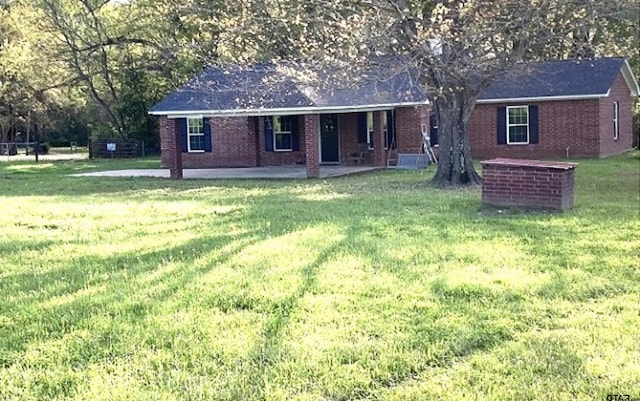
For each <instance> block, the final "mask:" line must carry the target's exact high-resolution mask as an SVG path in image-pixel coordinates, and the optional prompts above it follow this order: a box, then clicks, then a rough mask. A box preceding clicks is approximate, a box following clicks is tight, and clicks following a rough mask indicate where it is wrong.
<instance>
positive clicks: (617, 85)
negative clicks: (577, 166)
mask: <svg viewBox="0 0 640 401" xmlns="http://www.w3.org/2000/svg"><path fill="white" fill-rule="evenodd" d="M616 101H617V102H619V113H620V115H619V124H620V135H619V137H618V139H617V140H615V139H613V102H616ZM632 106H633V98H632V97H631V92H630V91H629V86H627V83H626V81H625V80H624V77H623V76H622V74H621V73H620V74H618V77H617V78H616V80H615V81H614V82H613V85H612V86H611V89H610V91H609V96H608V97H606V98H602V99H600V102H599V115H600V156H601V157H603V156H608V155H613V154H617V153H622V152H626V151H627V150H630V149H631V148H632V147H633V113H632Z"/></svg>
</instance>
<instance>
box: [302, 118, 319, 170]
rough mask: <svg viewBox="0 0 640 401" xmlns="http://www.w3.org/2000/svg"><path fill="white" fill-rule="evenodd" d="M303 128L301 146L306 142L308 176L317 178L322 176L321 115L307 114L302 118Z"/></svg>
mask: <svg viewBox="0 0 640 401" xmlns="http://www.w3.org/2000/svg"><path fill="white" fill-rule="evenodd" d="M302 125H303V128H302V130H301V131H300V132H302V138H300V146H301V147H302V143H304V147H305V149H306V153H305V156H306V167H307V178H317V177H319V176H320V147H319V146H318V145H319V141H320V137H319V135H318V132H319V130H320V116H319V115H318V114H307V115H305V116H304V117H303V119H302Z"/></svg>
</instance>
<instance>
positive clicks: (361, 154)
mask: <svg viewBox="0 0 640 401" xmlns="http://www.w3.org/2000/svg"><path fill="white" fill-rule="evenodd" d="M368 156H369V144H368V143H359V144H358V151H357V152H353V153H351V154H350V155H349V161H350V162H353V163H355V164H358V165H360V164H362V163H364V162H365V159H366V158H367V157H368Z"/></svg>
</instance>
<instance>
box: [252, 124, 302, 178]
mask: <svg viewBox="0 0 640 401" xmlns="http://www.w3.org/2000/svg"><path fill="white" fill-rule="evenodd" d="M296 118H297V120H298V133H299V135H300V150H299V151H295V152H293V151H291V152H286V151H285V152H267V151H266V150H265V143H264V119H265V117H258V138H259V141H258V143H259V151H260V164H259V165H260V166H283V165H288V164H296V163H300V162H304V160H305V157H306V156H305V142H304V116H296Z"/></svg>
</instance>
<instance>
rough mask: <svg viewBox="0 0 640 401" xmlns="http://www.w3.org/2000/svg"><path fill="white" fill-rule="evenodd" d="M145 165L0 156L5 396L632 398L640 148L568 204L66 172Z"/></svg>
mask: <svg viewBox="0 0 640 401" xmlns="http://www.w3.org/2000/svg"><path fill="white" fill-rule="evenodd" d="M157 163H158V161H157V160H154V159H145V160H132V161H111V160H108V161H82V162H78V161H76V162H60V163H41V164H38V165H36V164H34V163H26V162H25V163H0V185H1V186H0V188H1V189H0V215H1V216H3V218H2V219H0V294H1V297H2V302H1V303H0V399H6V400H62V399H65V400H67V399H69V400H88V399H91V400H103V399H104V400H175V399H184V400H352V399H380V400H424V399H444V400H447V399H452V400H453V399H461V398H464V399H467V398H469V399H496V400H501V399H551V400H564V399H569V398H571V399H584V400H591V399H600V398H601V399H604V398H606V395H607V394H611V393H624V394H626V393H631V395H632V396H634V397H640V393H637V394H636V393H633V391H636V392H638V391H640V390H638V389H640V386H639V384H640V369H638V366H640V353H639V352H638V347H637V344H640V332H639V331H638V330H637V327H639V326H640V315H639V314H638V309H637V305H638V304H639V303H640V295H639V294H640V269H639V268H638V258H639V257H640V254H639V252H640V251H639V250H640V239H639V237H638V232H640V221H639V219H638V217H639V216H638V206H639V205H640V198H639V193H640V188H639V185H640V184H639V183H640V173H639V169H638V166H639V163H640V158H639V154H638V152H634V153H630V154H626V155H621V156H617V157H612V158H608V159H604V160H580V161H579V163H580V166H579V167H578V170H577V186H576V205H575V208H574V209H573V210H570V211H567V212H564V213H557V212H548V211H540V210H533V211H532V210H522V209H517V208H513V209H511V208H488V207H483V206H482V205H481V203H480V190H479V189H472V190H468V189H465V190H459V191H440V190H435V189H432V188H429V187H428V185H427V181H428V179H429V178H430V176H431V175H432V174H433V167H431V168H430V169H429V170H427V171H404V172H400V171H381V172H374V173H369V174H364V175H359V176H353V177H344V178H337V179H331V180H310V181H286V180H284V181H182V182H172V181H167V180H162V179H109V178H78V177H70V176H69V175H68V174H71V173H76V172H80V171H96V170H101V169H116V168H118V169H119V168H136V167H142V168H144V167H154V166H157Z"/></svg>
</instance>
